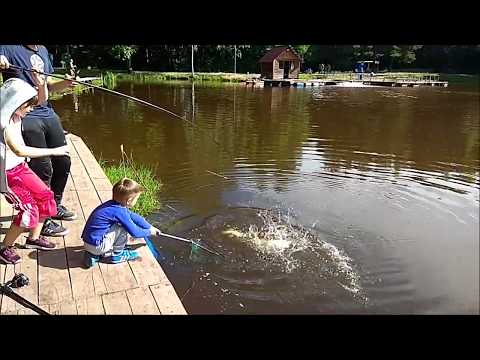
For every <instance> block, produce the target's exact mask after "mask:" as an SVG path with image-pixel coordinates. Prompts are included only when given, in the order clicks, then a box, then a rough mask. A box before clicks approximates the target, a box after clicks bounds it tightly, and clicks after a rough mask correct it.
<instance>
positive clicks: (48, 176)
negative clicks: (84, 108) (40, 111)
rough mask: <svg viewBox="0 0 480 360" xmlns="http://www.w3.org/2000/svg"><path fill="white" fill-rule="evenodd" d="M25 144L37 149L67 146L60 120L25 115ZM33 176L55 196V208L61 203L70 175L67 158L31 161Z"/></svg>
mask: <svg viewBox="0 0 480 360" xmlns="http://www.w3.org/2000/svg"><path fill="white" fill-rule="evenodd" d="M22 127H23V130H22V134H23V139H24V141H25V144H26V145H28V146H32V147H37V148H55V147H59V146H64V145H67V140H66V139H65V134H64V132H63V128H62V125H61V124H60V118H59V117H58V115H57V114H55V113H54V114H53V115H52V116H51V117H39V116H34V115H33V116H32V115H29V114H27V116H25V118H24V119H23V120H22ZM28 165H29V166H30V168H31V169H32V170H33V172H34V173H35V174H37V175H38V177H39V178H40V179H42V181H43V182H44V183H45V184H47V186H48V187H50V189H51V190H52V191H53V194H54V195H55V202H56V203H57V206H58V205H60V204H61V202H62V196H63V191H64V190H65V185H66V184H67V179H68V175H69V174H70V165H71V162H70V157H69V156H51V157H50V156H47V157H40V158H35V159H31V160H30V162H29V163H28Z"/></svg>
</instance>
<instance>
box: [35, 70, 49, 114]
mask: <svg viewBox="0 0 480 360" xmlns="http://www.w3.org/2000/svg"><path fill="white" fill-rule="evenodd" d="M33 70H37V71H40V69H39V68H38V67H33ZM32 76H33V81H34V83H35V85H37V91H38V102H37V105H41V104H43V103H44V102H46V101H47V100H48V87H47V81H46V78H45V75H41V74H39V73H32Z"/></svg>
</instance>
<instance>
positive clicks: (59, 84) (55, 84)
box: [47, 75, 76, 93]
mask: <svg viewBox="0 0 480 360" xmlns="http://www.w3.org/2000/svg"><path fill="white" fill-rule="evenodd" d="M65 77H66V78H67V79H71V76H70V75H65ZM75 85H76V84H74V83H73V81H72V80H60V81H55V80H53V79H52V78H51V77H50V76H49V77H47V86H48V91H50V92H51V93H56V92H60V91H63V90H65V89H67V88H73V87H75Z"/></svg>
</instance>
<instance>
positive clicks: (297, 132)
mask: <svg viewBox="0 0 480 360" xmlns="http://www.w3.org/2000/svg"><path fill="white" fill-rule="evenodd" d="M118 90H119V91H121V92H125V93H130V94H131V95H133V96H136V97H139V98H141V99H146V100H148V101H151V102H152V103H154V104H158V105H160V106H162V107H165V108H166V109H169V110H171V111H173V112H175V113H177V114H179V115H181V116H183V115H184V114H186V115H187V118H188V119H190V120H192V119H194V121H195V123H196V124H197V125H198V126H199V127H201V128H202V129H204V131H201V130H198V129H195V128H194V127H192V126H191V125H188V124H186V123H184V122H182V121H180V120H179V119H175V118H173V117H171V116H170V115H168V114H166V113H163V112H160V111H156V110H154V109H150V108H146V107H144V106H142V105H139V104H136V103H134V102H132V101H128V100H126V99H122V98H120V97H116V96H111V95H109V94H105V93H102V92H100V91H96V92H95V93H86V94H82V95H81V106H80V107H79V111H78V113H75V112H74V108H73V106H72V99H71V98H68V96H65V97H64V98H62V99H59V100H56V101H54V104H53V106H54V108H55V109H56V110H57V111H58V113H59V115H60V116H61V117H62V120H63V124H64V127H65V128H66V129H68V130H70V131H71V132H73V133H76V134H78V135H80V136H82V137H83V138H84V139H85V140H86V141H87V143H88V145H89V146H91V147H92V150H94V152H95V154H96V155H99V154H102V157H103V158H105V159H119V158H120V153H119V144H121V143H123V144H124V146H125V148H126V149H127V152H128V151H129V150H130V151H132V152H133V155H134V159H137V160H138V161H141V162H142V163H145V164H147V165H154V166H155V165H157V164H160V166H158V175H159V176H160V177H161V178H162V180H163V179H165V180H166V181H171V182H172V184H173V183H174V182H175V181H176V180H177V177H178V176H179V174H180V175H181V176H180V177H181V181H182V182H183V183H182V186H183V188H185V190H182V189H183V188H182V186H180V185H179V186H178V189H177V190H178V191H187V190H188V191H192V189H191V188H192V187H197V186H198V187H199V188H201V187H202V186H205V187H208V191H209V196H210V198H211V200H212V201H215V200H214V199H220V198H221V194H222V189H224V188H225V187H229V186H234V185H235V183H234V182H225V181H223V180H222V179H221V178H217V177H215V176H212V175H208V174H207V173H206V171H205V170H211V171H214V172H218V173H221V174H224V173H227V175H228V173H234V172H235V171H236V170H237V169H236V168H235V167H234V162H233V159H232V157H231V155H233V156H234V157H235V158H241V159H242V160H239V162H241V163H243V164H247V165H255V164H268V166H265V165H259V166H258V167H252V168H249V169H250V170H248V171H251V174H252V178H251V179H249V182H252V183H255V184H256V186H257V187H258V188H260V189H265V188H271V187H272V186H273V187H274V188H275V189H276V190H277V191H283V190H285V189H286V188H287V187H288V186H289V184H290V183H291V181H294V179H293V177H292V176H290V175H291V173H292V172H296V171H297V169H298V168H299V167H300V165H301V163H302V156H305V154H302V152H304V150H303V148H302V147H303V146H304V144H305V143H306V141H308V146H309V147H310V148H311V151H312V154H313V158H312V159H314V160H315V159H317V158H318V159H320V160H319V162H320V161H321V166H322V169H323V170H325V171H339V172H342V171H345V170H348V169H356V170H359V171H372V164H369V163H373V164H375V166H377V167H385V168H388V169H391V171H392V173H398V172H399V171H400V170H403V169H405V168H410V167H415V168H418V169H422V170H434V171H442V172H444V173H445V174H446V176H449V175H448V173H449V172H451V171H457V172H464V173H474V172H476V173H477V176H478V165H479V163H478V152H479V134H478V126H479V124H478V116H479V115H478V104H475V102H474V101H473V100H474V99H476V98H475V97H473V96H472V97H471V98H470V97H465V96H461V95H456V94H455V93H452V94H450V95H446V94H439V93H438V92H433V91H429V90H432V89H425V91H424V90H422V89H414V90H412V89H391V90H390V89H389V90H388V92H389V94H390V93H391V94H393V95H396V96H397V97H395V98H392V97H384V96H382V92H385V89H381V90H378V89H332V88H330V89H326V88H325V89H295V88H290V89H289V88H251V87H246V86H244V85H233V86H232V85H221V86H209V85H208V86H205V85H203V84H201V83H199V84H198V85H197V84H195V85H194V88H192V84H191V83H183V84H178V83H175V84H163V85H158V86H157V85H137V84H135V85H134V84H124V83H122V84H120V86H119V88H118ZM315 91H324V94H325V96H324V97H322V98H321V99H320V100H319V99H318V97H316V96H315ZM312 92H313V94H312ZM407 95H408V96H412V97H408V96H407ZM413 95H415V98H414V97H413ZM459 119H461V120H459ZM212 137H215V139H217V141H218V142H220V143H221V146H218V145H216V144H215V143H214V142H213V141H212ZM224 149H225V150H226V151H224ZM355 151H358V152H360V153H355ZM362 152H363V153H362ZM365 153H367V154H365ZM368 153H370V154H368ZM376 154H379V155H376ZM307 156H308V155H307ZM439 162H443V163H457V164H461V165H463V167H461V168H460V169H457V168H456V167H455V166H453V165H452V166H449V165H446V164H438V163H439ZM472 169H473V170H472ZM179 171H180V172H179ZM242 171H247V170H246V169H242ZM267 174H268V176H266V175H267ZM470 181H473V180H471V179H470ZM188 187H190V189H187V188H188ZM202 191H203V190H202ZM218 201H219V200H218Z"/></svg>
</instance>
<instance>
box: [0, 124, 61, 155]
mask: <svg viewBox="0 0 480 360" xmlns="http://www.w3.org/2000/svg"><path fill="white" fill-rule="evenodd" d="M18 136H19V135H18V134H17V133H16V132H15V131H11V129H10V126H7V127H6V128H5V142H6V143H7V145H8V147H9V148H10V149H11V150H12V151H13V153H14V154H15V155H17V156H19V157H29V158H37V157H43V156H64V155H67V156H68V155H69V151H68V145H65V146H60V147H57V148H51V149H42V148H35V147H31V146H26V145H24V144H23V142H22V141H21V140H20V139H18ZM20 136H21V135H20Z"/></svg>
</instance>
